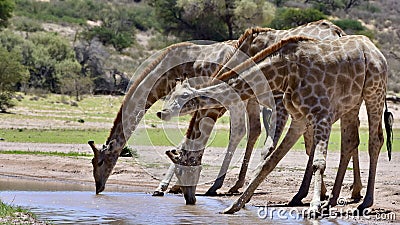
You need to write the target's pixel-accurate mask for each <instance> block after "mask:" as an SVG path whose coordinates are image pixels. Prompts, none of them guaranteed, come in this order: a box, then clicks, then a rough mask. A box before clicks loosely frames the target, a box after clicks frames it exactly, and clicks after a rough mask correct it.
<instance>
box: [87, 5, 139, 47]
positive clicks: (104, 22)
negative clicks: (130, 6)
mask: <svg viewBox="0 0 400 225" xmlns="http://www.w3.org/2000/svg"><path fill="white" fill-rule="evenodd" d="M103 15H104V16H103V18H102V19H101V26H95V27H92V28H89V29H88V30H87V31H85V32H83V37H84V38H85V39H86V40H89V41H90V40H92V39H93V38H98V39H99V41H101V42H102V43H103V44H104V45H112V46H113V47H114V48H115V49H116V50H117V51H122V50H123V49H125V48H127V47H130V46H131V45H132V44H133V43H134V39H135V29H134V27H132V25H133V24H134V23H135V22H134V21H133V20H132V17H131V16H130V12H129V11H128V10H127V9H124V8H122V7H121V8H116V9H111V10H103Z"/></svg>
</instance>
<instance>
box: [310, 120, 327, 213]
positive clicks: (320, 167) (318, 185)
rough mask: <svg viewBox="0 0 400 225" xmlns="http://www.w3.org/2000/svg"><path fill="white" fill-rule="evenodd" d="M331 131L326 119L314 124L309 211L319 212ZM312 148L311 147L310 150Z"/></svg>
mask: <svg viewBox="0 0 400 225" xmlns="http://www.w3.org/2000/svg"><path fill="white" fill-rule="evenodd" d="M330 131H331V125H330V124H329V123H328V122H327V121H326V120H322V121H318V122H317V124H316V125H314V142H313V148H314V153H315V155H314V160H313V170H314V194H313V198H312V201H311V204H310V212H311V213H320V212H321V189H322V181H323V179H322V177H323V175H324V171H325V168H326V153H327V149H328V141H329V135H330ZM312 151H313V149H311V152H312Z"/></svg>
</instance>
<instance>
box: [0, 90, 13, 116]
mask: <svg viewBox="0 0 400 225" xmlns="http://www.w3.org/2000/svg"><path fill="white" fill-rule="evenodd" d="M11 97H12V93H11V92H3V93H0V112H6V110H7V109H9V108H12V107H14V103H13V102H12V101H11Z"/></svg>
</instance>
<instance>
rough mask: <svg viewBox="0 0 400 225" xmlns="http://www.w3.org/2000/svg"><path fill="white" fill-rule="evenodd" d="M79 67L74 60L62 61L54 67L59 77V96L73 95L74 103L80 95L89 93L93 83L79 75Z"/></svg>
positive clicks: (79, 98)
mask: <svg viewBox="0 0 400 225" xmlns="http://www.w3.org/2000/svg"><path fill="white" fill-rule="evenodd" d="M80 71H81V65H80V64H79V63H78V62H77V61H76V60H72V59H70V60H64V61H62V62H60V63H58V64H57V65H56V74H57V77H60V90H61V94H67V95H70V96H72V95H74V96H75V99H76V101H80V100H81V95H82V94H88V93H90V91H91V89H92V88H91V87H92V86H93V82H92V81H91V79H90V78H89V77H86V76H83V75H82V74H80Z"/></svg>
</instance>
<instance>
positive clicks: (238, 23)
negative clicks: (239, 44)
mask: <svg viewBox="0 0 400 225" xmlns="http://www.w3.org/2000/svg"><path fill="white" fill-rule="evenodd" d="M150 5H151V6H152V7H154V9H155V12H156V15H157V16H158V17H159V18H160V24H161V27H162V29H163V31H164V33H166V34H170V33H171V34H174V35H176V36H178V37H180V38H181V39H184V40H187V39H205V40H215V41H222V40H227V39H235V38H237V37H238V36H239V35H240V34H241V33H242V32H243V31H244V30H245V29H246V28H248V27H251V26H260V25H261V26H262V25H265V24H267V23H268V22H269V21H268V20H270V19H271V18H272V15H273V13H274V10H275V7H274V6H273V5H272V4H271V3H269V2H266V1H263V0H225V1H220V0H175V1H169V0H151V1H150Z"/></svg>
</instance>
